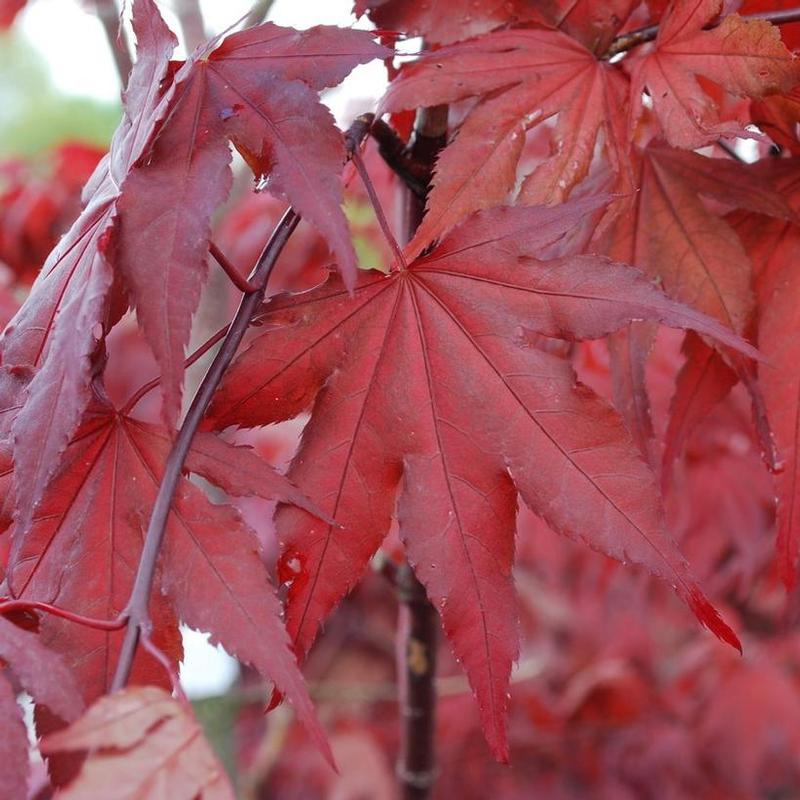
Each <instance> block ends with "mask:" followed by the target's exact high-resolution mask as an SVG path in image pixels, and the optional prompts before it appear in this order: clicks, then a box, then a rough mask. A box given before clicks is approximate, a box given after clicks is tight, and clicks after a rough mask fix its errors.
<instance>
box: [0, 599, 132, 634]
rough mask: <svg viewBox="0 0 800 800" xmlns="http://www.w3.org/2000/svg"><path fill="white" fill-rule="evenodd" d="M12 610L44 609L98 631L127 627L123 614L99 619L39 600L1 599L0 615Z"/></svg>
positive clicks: (47, 612)
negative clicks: (113, 617) (114, 617)
mask: <svg viewBox="0 0 800 800" xmlns="http://www.w3.org/2000/svg"><path fill="white" fill-rule="evenodd" d="M12 611H42V612H44V613H45V614H52V615H53V616H54V617H60V618H61V619H66V620H69V621H70V622H75V623H77V624H78V625H83V626H84V627H86V628H94V629H95V630H98V631H118V630H120V629H121V628H124V627H125V617H123V616H119V617H117V618H116V619H111V620H108V619H97V618H95V617H85V616H83V614H76V613H75V612H74V611H68V610H67V609H65V608H59V607H58V606H54V605H52V604H51V603H43V602H41V601H39V600H0V616H3V615H5V614H10V613H11V612H12Z"/></svg>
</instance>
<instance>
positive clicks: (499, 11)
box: [353, 0, 542, 44]
mask: <svg viewBox="0 0 800 800" xmlns="http://www.w3.org/2000/svg"><path fill="white" fill-rule="evenodd" d="M353 12H354V13H355V14H356V15H357V16H359V17H360V16H361V15H362V14H368V15H369V18H370V19H371V20H372V21H373V22H374V23H375V24H376V25H377V26H378V27H380V28H384V29H388V30H392V31H402V32H404V33H408V34H411V35H412V36H424V37H425V40H426V41H428V42H431V43H433V44H452V43H453V42H457V41H458V40H459V39H469V38H470V37H471V36H477V35H478V34H481V33H486V32H487V31H490V30H492V28H497V27H499V26H501V25H506V24H508V23H512V22H528V21H531V20H541V19H542V17H541V11H540V10H539V9H538V8H535V7H534V4H533V3H531V2H530V1H529V0H510V2H509V0H482V2H480V3H475V2H474V0H430V2H424V3H420V2H418V0H355V3H354V4H353Z"/></svg>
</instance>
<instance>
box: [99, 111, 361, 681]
mask: <svg viewBox="0 0 800 800" xmlns="http://www.w3.org/2000/svg"><path fill="white" fill-rule="evenodd" d="M370 123H371V119H370V120H368V121H367V120H366V119H365V118H362V117H360V118H359V119H357V120H356V121H355V122H354V123H353V125H352V126H351V128H350V130H349V131H348V132H347V134H346V136H345V138H346V141H347V145H348V148H349V151H350V152H353V150H354V149H355V148H357V147H359V146H360V144H361V139H362V138H363V137H364V136H365V135H366V133H367V131H368V130H369V124H370ZM359 137H360V138H359ZM299 222H300V215H299V214H297V213H296V212H295V211H293V210H292V209H289V210H288V211H287V212H286V213H285V214H284V215H283V218H282V219H281V221H280V222H279V223H278V224H277V226H276V227H275V230H274V231H273V232H272V236H271V237H270V239H269V241H268V242H267V244H266V246H265V247H264V250H263V251H262V253H261V255H260V256H259V258H258V261H257V262H256V265H255V267H254V268H253V271H252V273H251V275H250V282H251V283H252V284H253V285H254V286H256V287H258V288H257V290H256V291H254V292H251V293H250V294H247V295H245V296H244V297H243V298H242V301H241V303H240V304H239V308H238V309H237V311H236V315H235V316H234V318H233V320H232V322H231V324H230V327H229V328H228V331H227V333H226V335H225V339H224V341H223V342H222V347H220V349H219V351H218V352H217V354H216V356H215V357H214V360H213V361H212V363H211V366H210V367H209V368H208V372H206V374H205V377H204V378H203V380H202V382H201V383H200V386H199V387H198V389H197V392H196V394H195V396H194V398H193V399H192V404H191V405H190V406H189V410H188V412H187V413H186V418H185V419H184V421H183V424H182V425H181V428H180V430H179V431H178V435H177V437H176V439H175V442H174V444H173V446H172V450H171V451H170V454H169V456H168V458H167V462H166V465H165V467H164V474H163V476H162V478H161V484H160V485H159V487H158V495H157V496H156V500H155V503H154V504H153V511H152V514H151V516H150V523H149V525H148V526H147V533H146V534H145V540H144V546H143V548H142V552H141V555H140V557H139V566H138V568H137V571H136V578H135V579H134V583H133V589H132V590H131V595H130V598H129V600H128V603H127V606H126V608H125V610H124V612H123V613H122V615H121V616H122V617H124V618H125V619H126V620H127V625H126V630H125V639H124V641H123V643H122V648H121V650H120V655H119V659H118V661H117V669H116V672H115V673H114V678H113V680H112V682H111V689H110V691H111V692H115V691H118V690H119V689H121V688H122V687H123V686H125V684H126V683H127V681H128V678H129V676H130V673H131V669H132V668H133V661H134V658H135V656H136V651H137V648H138V646H139V642H140V640H141V638H142V637H143V636H145V637H149V634H150V629H151V628H152V622H151V620H150V611H149V605H150V594H151V592H152V589H153V581H154V578H155V573H156V564H157V562H158V555H159V552H160V551H161V545H162V543H163V541H164V534H165V533H166V528H167V520H168V519H169V513H170V510H171V508H172V501H173V498H174V496H175V491H176V489H177V487H178V483H179V481H180V479H181V475H182V474H183V465H184V462H185V461H186V457H187V456H188V454H189V449H190V448H191V446H192V440H193V439H194V435H195V433H196V432H197V429H198V427H199V426H200V422H201V421H202V419H203V415H204V414H205V412H206V409H207V408H208V405H209V403H210V402H211V398H212V397H213V396H214V393H215V392H216V390H217V387H218V386H219V384H220V382H221V381H222V378H223V376H224V375H225V372H226V371H227V369H228V367H229V366H230V364H231V362H232V361H233V358H234V356H235V355H236V351H237V350H238V348H239V345H240V344H241V341H242V339H243V338H244V335H245V333H246V332H247V329H248V327H249V326H250V321H251V319H252V317H253V315H254V314H255V312H256V311H257V310H258V308H259V306H260V305H261V303H262V302H263V299H264V293H265V292H266V288H267V282H268V281H269V277H270V274H271V273H272V269H273V267H274V266H275V262H276V261H277V260H278V256H279V255H280V254H281V251H282V250H283V248H284V246H285V245H286V242H287V241H288V240H289V237H290V236H291V235H292V233H293V232H294V230H295V228H296V227H297V224H298V223H299Z"/></svg>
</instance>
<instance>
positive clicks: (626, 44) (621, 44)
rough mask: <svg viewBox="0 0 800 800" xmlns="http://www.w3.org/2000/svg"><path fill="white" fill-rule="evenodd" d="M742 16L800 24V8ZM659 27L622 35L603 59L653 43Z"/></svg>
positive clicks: (708, 28) (708, 27)
mask: <svg viewBox="0 0 800 800" xmlns="http://www.w3.org/2000/svg"><path fill="white" fill-rule="evenodd" d="M726 16H729V15H726ZM741 16H742V19H744V20H756V19H763V20H766V21H767V22H771V23H772V24H773V25H786V24H788V23H790V22H800V7H799V8H787V9H784V10H782V11H761V12H759V13H757V14H742V15H741ZM723 19H725V17H720V18H719V19H716V20H714V21H713V22H710V23H709V24H708V25H706V26H705V27H704V29H703V30H711V29H713V28H716V27H717V26H719V25H721V24H722V21H723ZM659 26H660V23H659V25H647V26H645V27H644V28H636V29H635V30H632V31H628V32H627V33H621V34H620V35H619V36H617V37H616V38H615V39H614V40H613V41H612V42H611V45H610V46H609V48H608V50H607V51H606V52H605V53H604V54H603V56H602V59H603V60H606V61H607V60H608V59H610V58H614V56H618V55H619V54H620V53H624V52H626V51H628V50H631V49H632V48H634V47H638V46H639V45H641V44H646V43H647V42H652V41H653V40H654V39H655V38H656V36H658V29H659Z"/></svg>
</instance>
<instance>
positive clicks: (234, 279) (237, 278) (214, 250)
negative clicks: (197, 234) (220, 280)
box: [208, 242, 258, 294]
mask: <svg viewBox="0 0 800 800" xmlns="http://www.w3.org/2000/svg"><path fill="white" fill-rule="evenodd" d="M208 251H209V252H210V253H211V255H212V256H214V261H216V262H217V264H219V265H220V266H221V267H222V271H223V272H224V273H225V274H226V275H227V276H228V278H230V281H231V283H232V284H233V285H234V286H235V287H236V288H237V289H238V290H239V291H240V292H241V293H242V294H250V293H251V292H257V291H258V287H257V286H254V285H253V284H252V283H250V281H249V280H247V278H245V277H244V276H243V275H242V274H241V273H240V272H239V270H238V269H236V267H235V266H234V265H233V264H232V263H231V262H230V261H229V260H228V259H227V257H226V256H225V253H223V252H222V250H220V249H219V247H217V245H216V244H215V243H214V242H209V243H208Z"/></svg>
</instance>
